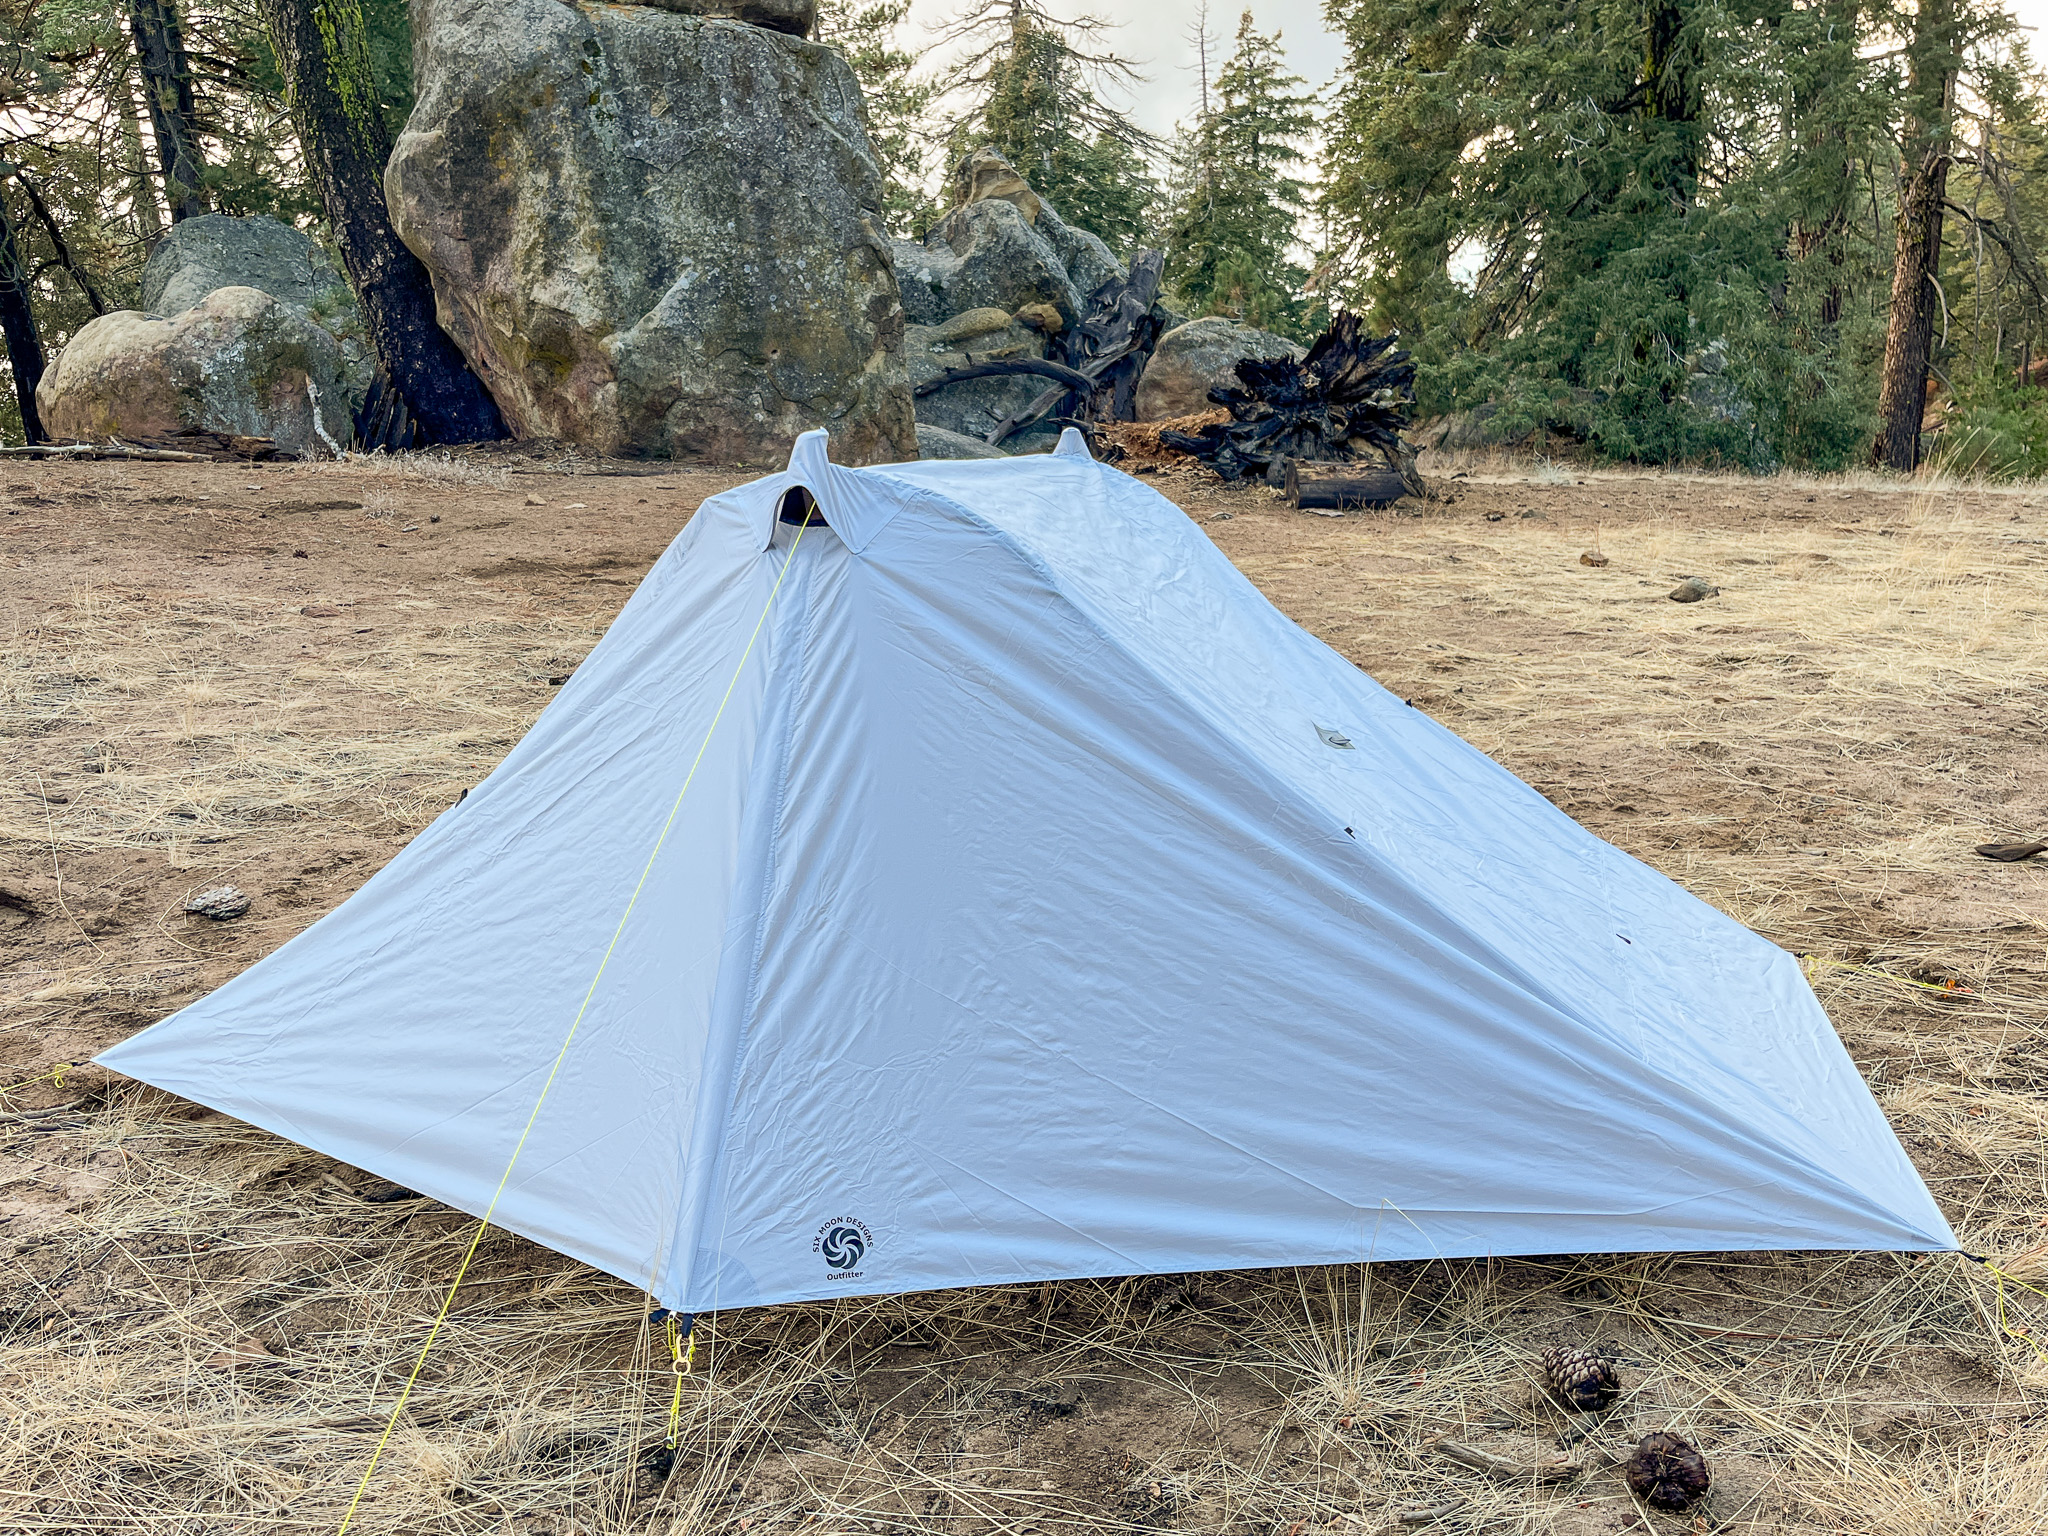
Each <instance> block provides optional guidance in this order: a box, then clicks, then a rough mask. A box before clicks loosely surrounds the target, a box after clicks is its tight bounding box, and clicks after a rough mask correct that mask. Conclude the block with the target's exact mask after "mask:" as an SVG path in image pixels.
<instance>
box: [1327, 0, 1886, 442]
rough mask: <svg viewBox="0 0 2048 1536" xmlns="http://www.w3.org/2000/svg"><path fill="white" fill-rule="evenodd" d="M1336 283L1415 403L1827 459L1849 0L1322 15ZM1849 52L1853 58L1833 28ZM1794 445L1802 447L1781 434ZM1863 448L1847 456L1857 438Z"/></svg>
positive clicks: (1839, 433) (1840, 290) (1503, 6)
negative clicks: (1402, 360)
mask: <svg viewBox="0 0 2048 1536" xmlns="http://www.w3.org/2000/svg"><path fill="white" fill-rule="evenodd" d="M1330 9H1331V15H1332V17H1333V19H1334V20H1336V21H1337V22H1338V23H1339V24H1340V25H1341V26H1342V28H1343V30H1344V35H1345V39H1346V48H1347V62H1346V68H1345V73H1344V78H1343V79H1342V81H1341V82H1340V86H1339V88H1338V89H1337V91H1336V92H1335V93H1334V102H1335V110H1334V111H1333V113H1332V117H1331V121H1330V123H1329V125H1328V133H1327V141H1328V143H1329V145H1330V151H1329V159H1328V161H1327V176H1326V185H1325V192H1324V213H1325V218H1326V228H1327V230H1328V232H1329V249H1328V251H1327V252H1326V253H1325V264H1326V268H1327V271H1328V274H1329V278H1330V281H1331V283H1332V286H1333V287H1334V288H1335V289H1336V290H1337V292H1338V294H1339V295H1340V296H1342V297H1343V298H1345V299H1347V300H1349V301H1350V302H1352V303H1354V304H1359V305H1363V306H1365V307H1367V308H1368V309H1369V310H1370V311H1371V313H1372V316H1373V318H1374V322H1375V324H1376V325H1378V326H1397V327H1399V328H1400V330H1401V331H1402V333H1403V336H1404V339H1405V340H1406V341H1407V342H1408V343H1409V344H1410V345H1411V346H1412V347H1414V348H1415V350H1416V351H1417V355H1418V358H1419V359H1420V360H1421V363H1422V372H1421V374H1420V376H1419V379H1418V386H1419V393H1420V395H1421V396H1422V398H1423V400H1424V402H1425V408H1434V409H1439V410H1441V409H1450V408H1456V407H1460V406H1467V405H1474V404H1478V403H1480V402H1482V401H1487V400H1493V401H1495V402H1497V403H1499V404H1500V405H1501V406H1502V407H1503V408H1504V417H1503V420H1502V425H1503V426H1507V427H1515V426H1523V427H1527V426H1533V425H1544V426H1549V427H1553V428H1559V429H1563V430H1568V431H1571V432H1573V433H1576V434H1577V435H1579V436H1581V437H1584V438H1586V439H1587V440H1589V441H1590V442H1592V443H1593V444H1594V445H1595V446H1596V447H1598V448H1600V449H1602V450H1603V451H1605V452H1607V453H1610V454H1613V455H1616V456H1619V457H1624V458H1637V459H1668V458H1672V457H1700V456H1712V455H1720V456H1723V457H1728V458H1734V459H1736V460H1738V461H1741V462H1749V463H1766V462H1770V461H1772V460H1774V459H1780V458H1783V457H1785V456H1787V455H1788V454H1789V455H1792V456H1795V457H1800V458H1805V459H1807V460H1808V461H1809V462H1832V463H1834V464H1839V463H1841V462H1842V461H1843V459H1844V458H1845V457H1847V456H1848V454H1849V453H1850V451H1851V450H1850V444H1851V443H1852V442H1853V441H1854V439H1855V437H1856V435H1857V431H1858V427H1857V423H1858V422H1859V421H1860V422H1862V423H1864V424H1865V425H1863V426H1862V427H1861V429H1860V430H1861V431H1864V432H1867V431H1868V425H1867V424H1868V422H1869V398H1868V394H1867V392H1866V391H1865V390H1863V389H1862V388H1861V387H1860V377H1861V373H1862V371H1863V370H1864V369H1865V368H1866V367H1867V359H1866V357H1865V356H1864V355H1863V354H1862V353H1861V350H1860V348H1861V346H1862V343H1863V341H1864V340H1866V339H1867V338H1866V337H1865V336H1864V335H1863V333H1861V332H1860V331H1858V330H1857V328H1856V327H1855V326H1852V325H1850V324H1849V323H1848V322H1849V319H1850V317H1851V316H1852V315H1853V314H1854V313H1856V302H1857V300H1859V299H1860V300H1861V301H1862V302H1863V303H1865V304H1868V303H1869V302H1871V301H1872V297H1873V296H1872V295H1870V293H1869V292H1868V289H1867V287H1862V286H1859V285H1861V284H1863V283H1864V282H1866V281H1867V276H1866V273H1865V272H1864V271H1861V270H1859V267H1858V250H1857V246H1858V241H1859V239H1860V235H1859V234H1858V233H1857V230H1856V227H1855V226H1856V224H1857V223H1858V221H1860V222H1861V225H1862V227H1863V228H1865V229H1867V228H1868V227H1869V225H1870V216H1871V215H1872V214H1874V213H1875V212H1876V210H1875V209H1874V207H1873V205H1872V203H1871V202H1870V200H1869V196H1868V188H1869V186H1870V185H1871V183H1872V180H1873V174H1874V171H1875V169H1876V166H1875V164H1874V160H1873V157H1874V156H1876V155H1877V154H1878V152H1879V149H1880V133H1879V132H1874V131H1873V130H1874V129H1877V130H1879V131H1880V132H1881V129H1882V124H1873V123H1872V122H1871V121H1870V119H1869V117H1868V116H1867V115H1866V114H1865V107H1864V105H1859V103H1861V104H1868V103H1870V102H1872V101H1875V102H1878V103H1883V102H1885V101H1886V100H1888V97H1887V93H1886V90H1885V87H1886V85H1887V83H1888V77H1887V75H1886V70H1887V69H1888V65H1887V64H1886V63H1885V62H1884V60H1883V57H1882V50H1880V49H1878V48H1876V47H1874V46H1872V45H1873V44H1875V43H1876V42H1877V41H1878V40H1879V36H1880V32H1879V28H1880V25H1881V22H1880V20H1879V18H1876V17H1874V16H1871V15H1868V14H1859V13H1858V12H1857V10H1856V7H1855V6H1854V5H1853V4H1849V3H1842V4H1836V5H1832V6H1830V5H1829V4H1828V3H1827V0H1822V3H1821V4H1820V5H1818V6H1816V7H1815V8H1813V9H1804V8H1801V7H1800V6H1796V5H1792V4H1789V3H1767V4H1764V5H1761V6H1759V7H1757V8H1755V9H1753V10H1748V11H1728V10H1724V9H1721V8H1718V7H1714V6H1710V5H1707V4H1705V3H1703V0H1651V3H1649V4H1647V5H1642V6H1627V7H1624V6H1620V5H1618V4H1606V3H1590V4H1589V3H1581V0H1531V3H1509V0H1477V3H1476V4H1475V3H1470V0H1419V3H1412V0H1333V3H1332V5H1331V8H1330ZM1845 31H1846V37H1845V36H1844V33H1845ZM1795 429H1796V430H1795ZM1866 440H1867V439H1866Z"/></svg>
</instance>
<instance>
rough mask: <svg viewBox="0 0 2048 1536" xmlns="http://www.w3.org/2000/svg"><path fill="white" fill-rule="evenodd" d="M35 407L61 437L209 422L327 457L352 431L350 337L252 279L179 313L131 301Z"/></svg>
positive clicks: (211, 427) (46, 379)
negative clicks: (345, 347) (344, 342)
mask: <svg viewBox="0 0 2048 1536" xmlns="http://www.w3.org/2000/svg"><path fill="white" fill-rule="evenodd" d="M309 383H310V384H311V385H312V386H313V387H312V389H311V390H309V389H308V388H307V385H308V384H309ZM316 394H317V396H318V399H319V427H316V426H315V420H314V397H315V395H316ZM36 409H37V411H38V412H39V413H40V414H41V415H42V418H43V426H44V428H45V429H46V430H47V431H48V432H49V433H50V435H51V436H52V437H54V438H56V439H58V440H59V441H64V440H66V439H72V438H79V439H86V440H102V441H103V440H105V439H106V438H108V437H123V438H134V437H161V436H163V435H165V434H167V433H170V432H175V431H176V430H178V429H179V428H180V427H202V428H204V429H206V430H207V431H210V432H226V433H230V434H233V435H235V436H241V437H267V438H271V439H272V440H274V441H275V442H276V443H277V446H278V448H279V449H280V450H282V451H283V452H286V453H290V454H296V455H299V456H301V457H317V456H319V455H320V454H322V453H323V452H325V451H328V450H329V449H330V448H331V447H332V446H334V445H339V446H342V447H346V446H347V445H348V441H349V435H350V423H349V409H348V392H347V389H346V387H345V381H344V375H343V361H342V355H341V344H340V343H339V342H337V341H336V340H335V339H334V337H333V336H332V335H330V334H329V333H328V332H327V331H326V330H325V329H323V328H322V327H321V326H319V325H316V324H314V323H313V321H312V320H311V319H310V318H309V317H308V316H307V315H306V313H305V311H304V310H302V309H300V308H299V307H298V306H297V305H294V304H290V303H287V302H286V301H285V300H283V299H279V298H274V297H272V296H271V295H270V294H267V293H264V292H261V291H260V290H258V289H255V288H244V287H230V288H216V289H214V290H213V291H212V292H211V293H209V294H207V295H206V297H204V298H203V299H201V300H200V301H199V302H198V303H197V304H195V305H193V306H192V307H191V308H189V309H186V310H184V311H183V312H181V313H179V314H177V315H175V316H172V317H171V318H169V319H166V318H164V317H163V316H160V315H146V314H143V313H141V312H140V311H138V310H133V309H123V310H116V311H115V312H114V313H112V314H107V315H101V316H99V317H98V318H97V319H94V320H92V321H89V322H88V323H87V324H86V325H85V326H84V327H83V328H82V329H81V330H80V331H79V332H78V334H77V335H76V336H74V337H72V338H71V340H70V342H69V343H68V344H67V345H66V346H65V348H64V350H63V351H62V352H60V353H59V354H58V355H57V360H56V362H55V363H53V364H52V365H51V366H50V369H49V371H48V372H46V373H45V374H44V375H43V381H42V383H41V384H40V385H39V386H38V387H37V389H36ZM320 428H324V429H325V431H326V438H325V439H323V438H322V437H321V435H320Z"/></svg>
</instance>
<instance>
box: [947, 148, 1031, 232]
mask: <svg viewBox="0 0 2048 1536" xmlns="http://www.w3.org/2000/svg"><path fill="white" fill-rule="evenodd" d="M989 197H999V198H1001V199H1002V200H1003V201H1004V202H1006V203H1010V204H1012V205H1014V206H1015V207H1016V209H1017V211H1018V212H1019V213H1021V214H1023V215H1024V217H1025V219H1026V220H1027V221H1030V220H1036V219H1037V217H1038V215H1039V211H1040V210H1041V209H1042V208H1044V206H1045V204H1044V203H1043V202H1042V201H1041V200H1040V199H1039V196H1038V194H1037V193H1036V192H1034V191H1032V190H1031V183H1030V182H1028V181H1026V180H1025V179H1024V178H1023V177H1022V176H1020V175H1019V174H1018V173H1017V168H1016V167H1015V166H1014V165H1012V164H1010V162H1009V161H1008V160H1006V159H1004V158H1003V155H1002V153H1001V152H1000V151H999V150H997V149H995V148H994V147H993V146H989V145H984V146H983V147H982V148H980V149H977V150H975V151H974V152H973V153H972V154H970V155H968V156H967V157H966V158H965V159H963V160H962V161H961V162H960V163H959V164H958V165H956V166H954V167H953V206H954V207H955V208H958V207H961V206H962V205H964V204H967V203H978V202H980V201H981V200H982V199H983V198H989Z"/></svg>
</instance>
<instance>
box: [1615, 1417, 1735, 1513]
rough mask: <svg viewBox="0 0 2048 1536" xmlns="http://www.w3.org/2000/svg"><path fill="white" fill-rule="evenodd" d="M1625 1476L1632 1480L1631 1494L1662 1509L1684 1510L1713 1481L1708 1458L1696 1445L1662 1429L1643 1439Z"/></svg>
mask: <svg viewBox="0 0 2048 1536" xmlns="http://www.w3.org/2000/svg"><path fill="white" fill-rule="evenodd" d="M1622 1475H1623V1476H1625V1477H1626V1478H1627V1479H1628V1486H1629V1491H1630V1492H1631V1493H1633V1494H1634V1495H1635V1496H1636V1497H1637V1498H1639V1499H1641V1500H1642V1501H1643V1502H1644V1503H1645V1504H1650V1505H1653V1506H1655V1507H1656V1508H1658V1509H1684V1508H1685V1507H1686V1506H1687V1505H1688V1504H1690V1503H1692V1502H1693V1500H1695V1499H1697V1498H1698V1497H1699V1496H1700V1495H1701V1494H1703V1493H1705V1492H1706V1491H1707V1485H1708V1484H1709V1483H1710V1482H1712V1481H1713V1479H1712V1478H1711V1477H1710V1476H1709V1475H1708V1472H1707V1458H1706V1457H1704V1456H1702V1455H1701V1454H1700V1453H1699V1451H1698V1450H1697V1449H1696V1448H1695V1447H1694V1445H1693V1443H1692V1442H1691V1441H1690V1440H1687V1439H1686V1438H1685V1437H1684V1436H1682V1435H1674V1434H1672V1433H1671V1432H1670V1431H1669V1430H1661V1429H1660V1430H1659V1431H1657V1433H1656V1434H1654V1435H1645V1436H1643V1439H1642V1443H1641V1444H1640V1445H1638V1446H1637V1447H1636V1448H1635V1454H1634V1455H1632V1456H1630V1457H1629V1459H1628V1465H1627V1466H1626V1467H1624V1468H1623V1469H1622Z"/></svg>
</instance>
